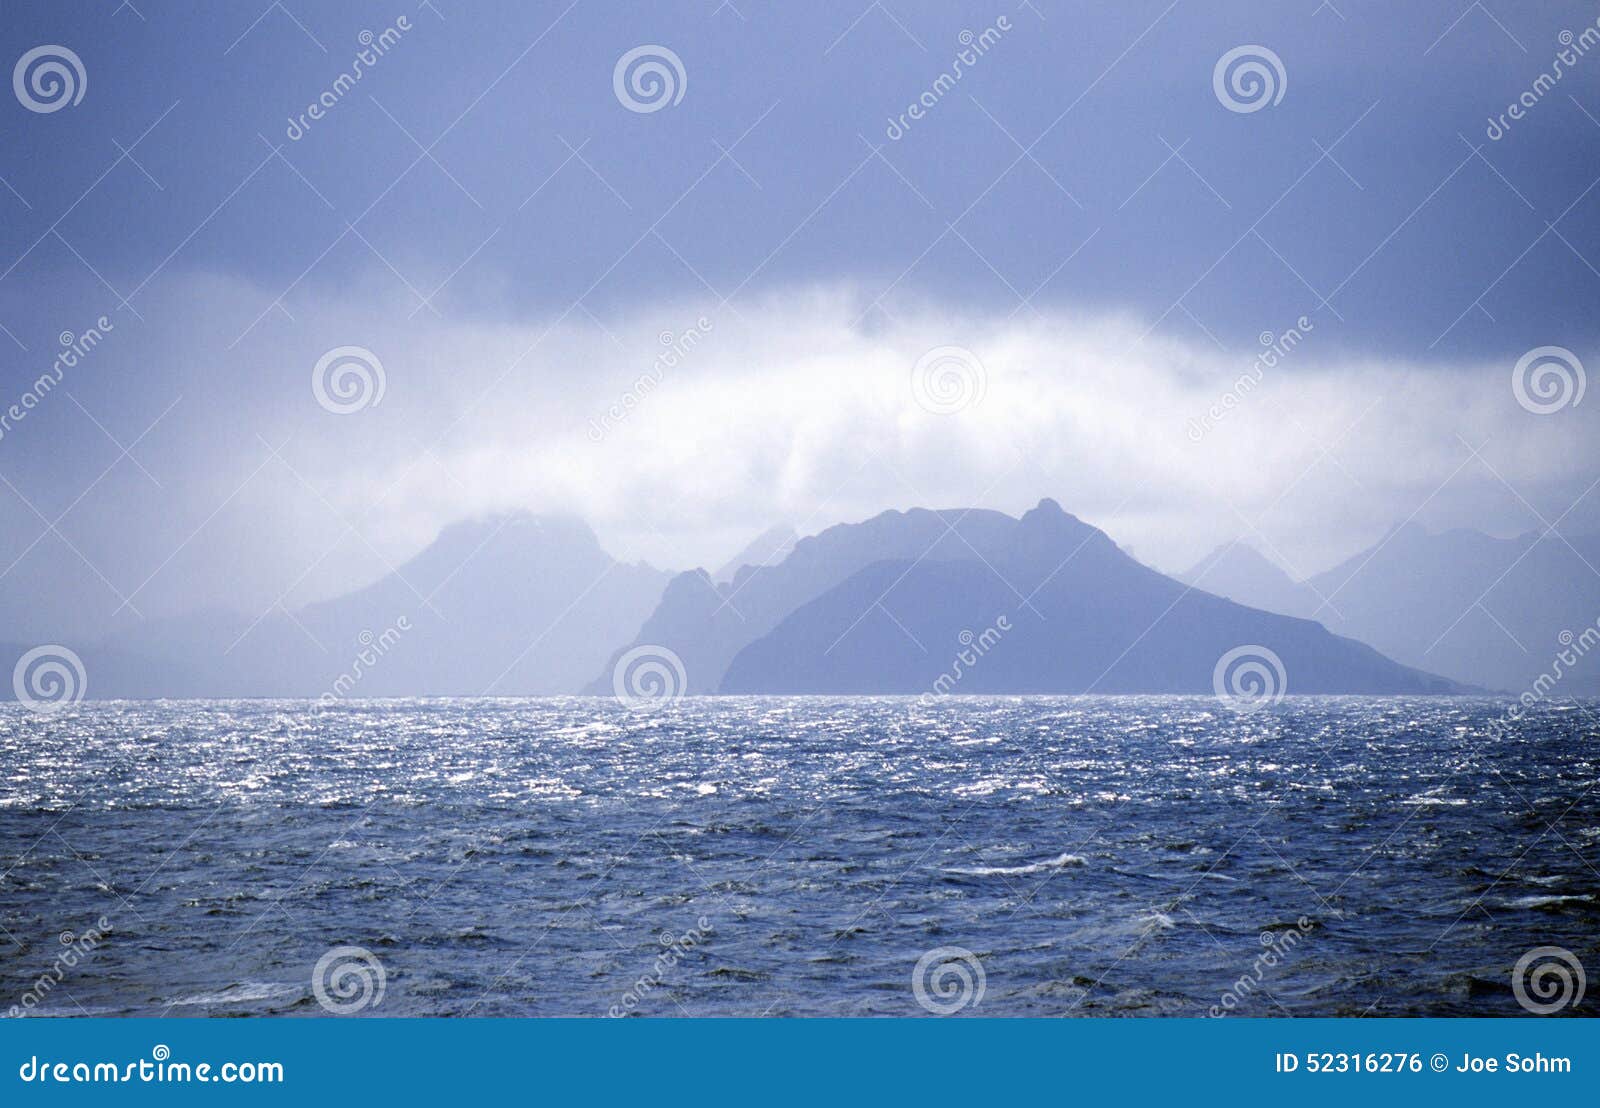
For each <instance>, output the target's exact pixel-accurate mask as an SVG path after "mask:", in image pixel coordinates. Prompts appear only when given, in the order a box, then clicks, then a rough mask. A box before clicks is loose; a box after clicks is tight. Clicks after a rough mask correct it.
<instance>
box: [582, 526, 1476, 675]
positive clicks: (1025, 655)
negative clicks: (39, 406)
mask: <svg viewBox="0 0 1600 1108" xmlns="http://www.w3.org/2000/svg"><path fill="white" fill-rule="evenodd" d="M741 601H746V603H741ZM786 604H787V605H790V607H789V608H788V610H787V611H783V612H781V613H780V612H779V610H780V609H781V608H782V607H783V606H784V605H786ZM734 605H739V606H740V608H741V611H742V612H743V614H744V617H745V618H744V619H743V620H739V619H738V618H737V617H735V616H733V615H731V614H730V612H729V610H730V609H731V608H732V607H733V606H734ZM741 640H742V641H741ZM639 641H640V643H641V644H646V643H648V644H653V645H657V646H665V647H667V648H669V649H671V650H672V651H673V652H675V653H677V654H678V655H679V657H680V658H682V660H683V662H684V664H685V670H686V671H687V673H688V674H689V686H690V691H719V692H725V693H836V694H851V693H859V694H873V693H901V694H915V693H926V692H929V691H932V690H935V689H939V690H940V691H949V690H950V688H954V689H958V690H959V691H960V692H964V693H969V692H970V693H978V692H982V693H1077V692H1211V691H1212V690H1213V675H1214V670H1215V669H1216V666H1217V663H1218V661H1219V659H1221V658H1222V657H1223V655H1225V654H1227V653H1228V652H1229V651H1232V650H1234V649H1235V648H1237V647H1241V646H1247V647H1256V646H1261V647H1265V648H1266V649H1267V650H1268V651H1270V652H1271V653H1273V654H1276V655H1277V656H1278V657H1279V658H1281V660H1282V663H1283V665H1284V667H1285V669H1286V670H1287V673H1288V687H1289V688H1290V689H1292V690H1294V691H1299V692H1350V693H1356V692H1361V693H1421V692H1428V693H1434V692H1449V691H1456V690H1457V689H1458V686H1455V685H1454V684H1452V683H1451V682H1448V681H1444V680H1441V679H1439V678H1436V677H1433V676H1431V675H1429V674H1426V673H1422V672H1419V671H1417V670H1414V669H1410V668H1408V667H1405V666H1401V665H1398V664H1396V663H1394V662H1392V661H1390V660H1389V659H1387V658H1385V657H1383V656H1382V655H1380V654H1379V653H1378V652H1377V651H1375V650H1373V649H1371V648H1370V647H1367V646H1364V645H1363V644H1361V643H1358V642H1353V641H1351V640H1348V639H1343V638H1340V637H1338V636H1336V635H1332V634H1330V633H1329V632H1328V631H1327V630H1326V629H1325V628H1323V627H1321V626H1320V625H1318V624H1316V623H1313V622H1311V621H1309V620H1303V619H1294V618H1291V617H1287V616H1281V615H1274V614H1272V613H1268V612H1262V611H1259V610H1256V609H1253V608H1247V607H1244V606H1243V605H1240V604H1237V603H1234V602H1232V601H1229V600H1225V599H1223V598H1221V597H1217V596H1213V595H1211V594H1210V593H1206V592H1203V591H1200V590H1198V589H1193V588H1189V587H1187V586H1185V585H1184V584H1182V583H1181V582H1178V581H1175V580H1173V579H1172V578H1170V577H1166V576H1164V575H1162V574H1160V573H1157V572H1156V571H1155V570H1153V569H1150V568H1148V567H1146V566H1144V565H1141V564H1140V563H1138V562H1136V561H1135V560H1133V559H1132V558H1131V557H1129V556H1128V555H1127V554H1125V553H1123V551H1121V550H1120V549H1118V547H1117V546H1116V544H1115V543H1113V542H1112V541H1111V540H1110V539H1109V538H1108V537H1107V536H1106V535H1105V534H1104V533H1103V532H1101V531H1099V530H1098V529H1096V528H1094V527H1091V526H1089V525H1088V524H1085V523H1083V522H1082V521H1081V520H1079V519H1077V518H1075V517H1073V516H1071V515H1068V514H1067V513H1066V512H1064V511H1062V509H1061V507H1060V506H1059V505H1058V504H1056V503H1055V502H1054V501H1052V500H1044V501H1041V502H1040V503H1039V505H1038V507H1036V508H1034V509H1033V510H1031V511H1029V512H1027V513H1026V514H1025V515H1024V516H1023V517H1022V518H1021V519H1020V520H1019V519H1013V518H1012V517H1010V516H1006V515H1002V514H1000V513H997V512H978V511H971V512H961V511H943V512H930V511H925V510H920V509H919V510H914V511H911V512H904V513H901V512H886V513H884V514H883V515H880V516H877V517H875V518H874V519H871V520H868V521H867V522H865V523H861V524H849V525H841V526H839V527H834V528H830V529H829V530H828V531H826V532H824V533H823V534H822V535H819V536H817V538H815V539H805V540H802V541H801V542H800V544H799V545H798V546H796V548H795V552H794V554H792V555H791V556H790V557H789V558H788V559H786V560H785V561H784V562H782V563H780V564H779V565H777V566H773V567H769V568H765V569H754V570H742V571H741V572H740V574H739V576H738V577H737V578H736V579H735V582H734V583H733V585H732V586H731V587H728V586H725V587H723V588H722V589H718V587H717V586H715V585H714V584H713V583H712V582H711V581H710V579H709V577H707V576H706V575H705V574H703V573H702V574H699V575H698V576H697V575H693V574H684V575H680V576H679V577H677V578H675V579H674V580H673V582H672V583H671V584H670V585H669V586H668V588H667V591H666V594H665V595H664V596H663V598H662V603H661V607H660V608H659V609H658V610H657V612H656V613H655V614H654V615H653V616H651V618H650V620H649V621H647V622H646V623H645V625H644V627H643V629H642V630H641V632H640V639H639ZM729 651H732V654H731V656H729V657H728V660H727V661H726V662H722V661H721V659H722V658H723V657H724V656H727V655H728V654H729ZM963 652H965V653H966V654H967V655H969V658H968V659H967V660H959V658H958V656H959V655H960V654H961V653H963ZM957 669H959V671H960V676H959V678H958V679H956V680H955V681H954V682H953V684H951V685H950V686H949V687H946V686H945V685H944V684H940V683H939V682H940V678H941V675H942V674H949V673H951V672H952V671H953V670H957ZM607 681H609V677H608V678H607Z"/></svg>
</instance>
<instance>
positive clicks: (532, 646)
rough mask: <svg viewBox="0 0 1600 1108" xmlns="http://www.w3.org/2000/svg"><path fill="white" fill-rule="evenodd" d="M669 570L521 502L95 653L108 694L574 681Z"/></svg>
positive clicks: (592, 667)
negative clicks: (296, 587)
mask: <svg viewBox="0 0 1600 1108" xmlns="http://www.w3.org/2000/svg"><path fill="white" fill-rule="evenodd" d="M669 578H670V574H667V573H665V572H662V571H660V570H656V569H652V568H650V567H648V566H643V565H626V564H623V563H620V562H617V561H615V560H613V559H612V558H611V557H610V556H609V555H607V554H606V553H605V551H604V550H602V549H601V547H600V544H599V542H598V540H597V539H596V538H595V535H594V533H593V532H592V531H591V530H590V529H589V528H588V527H587V526H586V525H585V524H583V523H582V522H579V521H577V520H574V519H569V518H563V517H535V516H532V515H529V514H526V513H517V514H511V515H504V516H498V517H494V518H490V519H484V520H477V521H473V522H469V523H460V524H456V525H453V526H451V527H448V528H446V529H445V530H444V531H443V532H441V533H440V535H439V537H438V538H437V539H436V540H435V541H434V542H433V543H432V544H430V545H429V546H428V547H427V548H426V549H424V550H423V551H422V552H421V553H419V554H417V555H416V556H415V557H414V558H412V559H410V560H409V561H407V562H406V563H405V564H404V565H401V566H399V567H397V568H396V569H395V570H394V571H393V572H391V573H390V574H388V575H386V576H385V577H383V578H381V579H380V580H378V581H376V582H374V583H373V584H371V585H369V586H367V587H366V588H363V589H360V590H357V591H355V592H352V593H349V594H347V595H345V596H341V597H337V598H335V599H332V600H328V601H324V602H321V603H318V604H312V605H310V606H307V607H305V608H301V609H298V610H296V611H292V612H291V611H286V610H283V609H278V610H275V611H272V612H269V613H267V614H265V615H264V616H262V617H261V618H259V619H246V618H243V617H241V616H238V615H235V614H231V613H215V612H214V613H204V614H199V615H194V616H189V617H184V618H177V619H166V620H159V621H148V622H146V623H144V624H142V625H140V626H139V627H137V628H135V629H132V630H129V631H125V632H121V633H119V634H118V635H117V636H115V637H114V638H113V639H111V640H110V641H108V642H107V643H106V644H104V647H103V652H104V653H106V654H107V656H108V657H112V658H115V659H123V661H121V662H120V663H118V664H109V663H108V664H107V665H104V666H96V665H90V664H88V659H89V657H90V656H91V655H92V654H93V653H94V652H95V651H93V650H91V651H89V652H85V655H84V656H85V659H86V668H88V669H89V670H90V675H89V680H90V685H91V688H92V689H93V690H94V691H93V695H95V696H96V697H116V696H126V697H150V696H205V697H234V696H293V697H321V696H332V697H335V698H344V697H381V696H459V695H464V696H478V695H484V694H489V695H503V696H511V695H546V694H560V693H571V692H573V691H575V690H576V689H577V688H578V687H579V686H580V685H582V684H583V682H584V680H586V679H587V678H588V677H589V676H590V675H592V674H593V673H594V672H595V671H596V670H597V669H598V668H599V667H600V666H601V665H602V664H603V663H604V662H605V659H606V658H607V656H608V655H609V653H610V651H611V648H612V646H613V645H614V644H616V643H618V642H622V641H625V640H626V639H627V638H628V637H629V636H631V635H632V634H633V633H634V632H635V631H636V630H637V629H638V627H639V625H640V623H642V622H643V621H644V619H645V617H646V616H647V615H648V614H649V613H650V612H651V611H652V610H653V609H654V608H655V606H656V603H657V601H658V600H659V599H660V597H661V593H662V590H663V589H664V587H665V586H666V583H667V581H668V579H669ZM128 659H133V660H134V661H128Z"/></svg>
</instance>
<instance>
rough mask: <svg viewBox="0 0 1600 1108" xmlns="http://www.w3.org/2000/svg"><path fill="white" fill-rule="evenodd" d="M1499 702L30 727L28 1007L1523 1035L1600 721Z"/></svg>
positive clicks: (1587, 802)
mask: <svg viewBox="0 0 1600 1108" xmlns="http://www.w3.org/2000/svg"><path fill="white" fill-rule="evenodd" d="M1503 707H1504V706H1503V705H1502V704H1499V703H1495V702H1492V701H1486V700H1447V699H1396V700H1383V699H1362V698H1318V699H1297V698H1290V699H1288V700H1286V701H1284V702H1283V703H1282V704H1281V705H1279V706H1277V707H1276V708H1274V709H1271V710H1269V711H1263V712H1261V713H1258V714H1255V715H1250V716H1238V715H1234V714H1233V713H1232V712H1230V711H1228V710H1227V709H1226V708H1225V707H1223V706H1221V705H1219V704H1218V702H1217V701H1216V700H1214V699H1211V698H1199V697H1195V698H1184V697H1151V698H1089V699H1082V698H1063V699H998V698H997V699H954V698H952V699H949V700H946V701H943V702H941V703H939V704H937V705H935V706H933V707H927V706H920V705H918V704H916V703H915V702H914V701H910V700H896V699H873V700H826V699H760V698H758V699H732V700H729V699H711V700H686V701H683V702H681V703H679V704H676V705H671V706H666V707H660V708H653V709H648V710H644V711H629V710H626V709H623V708H621V707H619V706H617V705H615V704H613V703H611V702H605V701H599V700H586V699H571V700H556V701H548V700H547V701H453V702H452V701H433V702H397V701H390V702H374V703H365V704H345V705H338V706H333V707H322V706H316V705H308V704H299V703H269V702H236V703H168V704H158V703H123V704H84V705H79V706H77V707H75V708H72V709H69V710H68V711H67V712H65V713H63V714H61V715H58V716H56V717H53V718H41V717H37V716H33V715H29V714H27V713H25V712H23V711H22V710H21V709H18V708H16V707H14V706H8V707H7V708H6V709H5V710H4V714H3V715H0V867H3V869H4V877H3V879H0V926H3V931H0V1011H3V1010H5V1009H7V1008H10V1007H12V1006H20V1007H19V1010H26V1011H27V1012H29V1013H31V1014H54V1015H78V1014H83V1013H92V1014H104V1013H116V1014H143V1015H160V1014H170V1015H186V1016H194V1015H266V1014H286V1015H320V1014H323V1013H324V1012H325V1011H328V1010H330V1007H329V1006H327V1005H325V1004H324V1003H322V1002H321V1001H319V999H318V996H317V992H316V990H315V989H314V988H313V976H314V974H315V973H317V972H319V971H318V970H317V966H318V963H319V960H323V959H324V956H325V955H326V954H328V952H329V951H330V950H332V949H334V948H338V947H356V948H360V949H361V950H362V951H364V952H367V953H366V954H365V955H361V956H359V957H358V958H357V960H356V963H355V966H354V969H353V970H352V969H349V968H348V967H347V968H346V969H343V970H342V969H340V968H339V965H340V957H335V958H333V959H332V960H330V961H328V962H327V963H326V964H325V965H324V967H323V969H322V971H320V972H321V973H322V984H323V986H324V993H325V998H327V999H329V1000H330V1001H331V1006H332V1007H331V1010H334V1011H359V1012H361V1013H362V1014H369V1015H479V1016H507V1015H539V1016H544V1015H595V1016H599V1015H605V1014H607V1013H608V1012H621V1011H626V1012H637V1013H641V1014H645V1015H657V1016H682V1015H691V1016H699V1015H749V1016H756V1015H785V1016H788V1015H813V1014H831V1015H922V1014H924V1013H925V1012H927V1011H930V1010H937V1008H938V1007H939V1005H941V1004H948V1005H955V1004H961V1005H962V1007H960V1011H961V1012H962V1014H977V1015H1083V1016H1106V1015H1118V1016H1154V1015H1205V1014H1207V1013H1208V1012H1211V1011H1213V1010H1217V1011H1228V1012H1238V1013H1241V1014H1248V1015H1259V1016H1273V1015H1286V1014H1289V1015H1307V1014H1319V1015H1400V1014H1428V1015H1519V1014H1523V1012H1524V1011H1525V1009H1524V1007H1523V1006H1522V1005H1520V1004H1519V1002H1518V999H1517V996H1516V994H1515V992H1514V991H1513V988H1512V979H1511V975H1512V970H1513V966H1514V965H1515V963H1516V962H1517V961H1518V959H1519V958H1520V957H1521V956H1523V955H1524V954H1525V953H1526V952H1528V951H1529V950H1531V949H1533V948H1537V947H1559V948H1563V949H1564V950H1566V951H1569V952H1570V953H1571V954H1572V956H1573V957H1575V958H1576V959H1578V960H1579V961H1580V962H1581V964H1583V965H1584V966H1586V967H1588V969H1589V970H1590V971H1591V972H1593V971H1595V970H1597V969H1600V904H1597V902H1596V896H1597V893H1600V872H1597V870H1600V793H1596V792H1595V791H1594V790H1595V785H1596V783H1597V767H1596V751H1597V749H1600V747H1597V738H1600V721H1597V717H1600V706H1597V705H1596V704H1594V703H1592V702H1591V703H1587V704H1575V703H1570V702H1569V703H1567V704H1565V705H1552V706H1546V707H1542V708H1540V709H1537V710H1535V711H1534V712H1533V713H1531V714H1530V715H1529V716H1528V717H1526V718H1525V719H1524V720H1522V721H1521V722H1519V723H1517V724H1516V725H1514V726H1513V728H1512V729H1511V730H1510V731H1509V733H1507V734H1505V735H1503V736H1500V737H1495V735H1494V732H1493V731H1491V729H1490V727H1489V726H1488V725H1489V723H1490V722H1491V721H1492V720H1494V719H1495V718H1496V717H1497V716H1499V714H1500V713H1501V711H1502V710H1503ZM102 918H103V919H104V921H105V923H106V925H107V927H108V928H109V930H108V932H107V933H105V934H104V935H103V936H99V937H97V938H96V941H94V942H93V943H88V942H87V941H86V940H85V938H84V936H85V935H86V934H88V933H90V932H92V931H94V930H99V921H100V920H101V919H102ZM63 932H69V933H70V935H69V936H67V941H68V942H70V943H71V944H72V945H71V946H70V947H69V946H66V945H63V942H62V940H61V938H59V937H58V936H61V934H62V933H63ZM91 937H93V936H92V935H91ZM85 946H88V947H89V949H87V950H85V949H84V948H85ZM938 948H959V950H961V951H966V952H969V954H970V960H963V959H962V958H961V957H960V956H959V955H948V954H947V955H941V956H939V959H938V963H939V964H936V965H935V966H934V967H932V968H925V971H924V981H925V983H926V984H927V985H928V988H927V989H926V990H925V998H926V999H929V1001H930V1004H929V1005H924V1004H922V1003H919V999H918V996H917V993H916V991H914V990H913V987H912V980H913V972H914V969H915V968H916V966H917V963H918V960H919V958H921V957H922V956H923V955H924V954H925V953H927V952H929V951H930V950H935V949H938ZM67 950H71V951H73V952H74V955H75V956H74V959H73V960H72V963H71V964H69V965H62V954H63V952H64V951H67ZM1269 951H1270V952H1272V953H1273V955H1274V957H1273V958H1272V959H1271V960H1270V962H1264V961H1263V959H1262V956H1263V954H1264V953H1265V952H1269ZM341 957H344V959H345V960H346V961H348V960H349V956H348V955H345V956H341ZM947 957H953V958H954V959H955V960H954V961H951V962H948V963H947V964H946V963H945V962H944V960H945V959H946V958H947ZM365 959H370V960H365ZM941 965H942V968H941ZM41 975H43V976H45V977H46V978H48V979H49V986H48V987H47V988H44V989H40V988H39V979H40V977H41ZM380 975H381V1000H380V999H378V996H379V977H380ZM930 975H931V976H930ZM963 975H965V979H963ZM1241 978H1243V979H1244V987H1243V988H1241V987H1240V984H1241ZM980 980H981V982H982V991H981V995H980V993H979V991H978V988H977V983H978V982H979V981H980ZM968 982H970V984H968ZM1597 988H1600V986H1597ZM25 996H26V997H28V998H29V999H28V1001H27V1003H24V1001H23V998H24V997H25ZM1228 997H1231V998H1232V999H1231V1000H1228V999H1227V998H1228ZM374 1001H376V1003H374ZM1596 1003H1597V1001H1596V999H1595V997H1594V996H1592V995H1591V996H1589V997H1588V998H1587V999H1585V1000H1583V1001H1582V1002H1581V1003H1577V1004H1569V1005H1567V1006H1566V1007H1565V1008H1564V1010H1563V1014H1579V1015H1582V1014H1586V1013H1590V1012H1593V1011H1594V1010H1595V1008H1596ZM341 1005H343V1007H341Z"/></svg>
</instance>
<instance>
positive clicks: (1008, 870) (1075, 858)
mask: <svg viewBox="0 0 1600 1108" xmlns="http://www.w3.org/2000/svg"><path fill="white" fill-rule="evenodd" d="M1086 864H1087V862H1086V861H1085V860H1084V858H1082V857H1081V856H1080V855H1077V854H1058V855H1057V856H1056V857H1054V858H1052V859H1050V860H1049V861H1048V862H1032V863H1030V864H1028V865H1025V866H973V867H971V868H965V869H947V870H945V872H946V873H959V874H961V875H962V876H963V877H1025V876H1027V875H1028V874H1030V873H1048V872H1049V871H1050V870H1056V869H1066V868H1067V867H1068V866H1082V865H1086Z"/></svg>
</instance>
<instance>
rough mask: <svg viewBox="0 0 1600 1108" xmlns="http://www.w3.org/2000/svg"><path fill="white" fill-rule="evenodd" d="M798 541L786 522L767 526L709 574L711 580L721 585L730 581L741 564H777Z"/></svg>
mask: <svg viewBox="0 0 1600 1108" xmlns="http://www.w3.org/2000/svg"><path fill="white" fill-rule="evenodd" d="M799 541H800V536H799V535H797V534H795V531H794V528H793V527H790V526H789V525H788V524H779V525H778V526H776V527H769V528H767V529H766V530H765V531H763V532H761V534H759V535H757V536H756V537H755V538H754V539H753V540H751V542H750V545H749V546H747V547H745V548H744V549H743V550H741V551H739V553H737V554H735V555H734V556H733V557H732V558H731V559H729V561H728V563H727V564H726V565H724V566H723V567H722V568H721V569H719V570H717V572H715V573H713V574H712V575H711V580H713V581H715V582H716V583H717V584H719V585H721V584H724V583H726V582H729V581H732V580H733V578H734V575H735V574H737V573H738V572H739V570H740V568H742V567H743V566H771V565H777V564H778V563H779V562H781V561H783V560H784V559H785V558H787V557H788V556H789V551H791V550H793V549H794V544H795V543H797V542H799Z"/></svg>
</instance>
